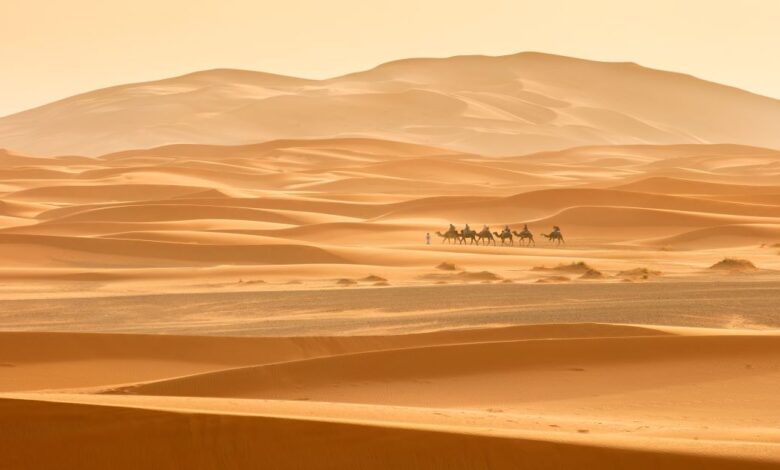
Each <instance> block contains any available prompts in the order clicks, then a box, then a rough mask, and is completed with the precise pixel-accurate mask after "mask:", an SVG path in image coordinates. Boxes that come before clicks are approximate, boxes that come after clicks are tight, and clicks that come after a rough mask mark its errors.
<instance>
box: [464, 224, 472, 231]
mask: <svg viewBox="0 0 780 470" xmlns="http://www.w3.org/2000/svg"><path fill="white" fill-rule="evenodd" d="M469 232H471V228H470V227H469V224H466V227H465V228H464V229H463V233H469Z"/></svg>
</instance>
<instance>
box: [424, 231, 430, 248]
mask: <svg viewBox="0 0 780 470" xmlns="http://www.w3.org/2000/svg"><path fill="white" fill-rule="evenodd" d="M425 244H426V245H430V244H431V232H428V233H426V234H425Z"/></svg>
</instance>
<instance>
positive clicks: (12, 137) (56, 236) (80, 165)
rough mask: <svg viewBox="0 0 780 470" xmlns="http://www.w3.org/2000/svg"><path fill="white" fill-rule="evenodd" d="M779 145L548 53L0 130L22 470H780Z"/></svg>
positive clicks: (646, 83) (667, 81)
mask: <svg viewBox="0 0 780 470" xmlns="http://www.w3.org/2000/svg"><path fill="white" fill-rule="evenodd" d="M572 75H576V76H577V77H578V79H579V81H578V82H577V83H572V82H571V80H570V79H569V78H570V77H571V76H572ZM604 83H611V84H613V86H604ZM659 97H662V98H659ZM778 122H780V101H778V100H776V99H773V98H768V97H763V96H760V95H756V94H752V93H748V92H744V91H742V90H739V89H736V88H732V87H727V86H723V85H718V84H715V83H711V82H706V81H704V80H700V79H696V78H694V77H691V76H688V75H682V74H676V73H670V72H662V71H659V70H654V69H649V68H645V67H641V66H639V65H636V64H631V63H606V62H595V61H587V60H583V59H573V58H568V57H562V56H557V55H549V54H540V53H523V54H513V55H509V56H498V57H487V56H459V57H453V58H449V59H408V60H402V61H396V62H392V63H388V64H384V65H381V66H379V67H377V68H374V69H371V70H368V71H365V72H359V73H354V74H348V75H344V76H340V77H337V78H332V79H326V80H310V79H299V78H294V77H287V76H281V75H273V74H266V73H261V72H250V71H241V70H227V69H217V70H210V71H204V72H197V73H193V74H188V75H185V76H181V77H174V78H170V79H164V80H159V81H155V82H146V83H138V84H130V85H121V86H117V87H112V88H107V89H102V90H97V91H94V92H90V93H86V94H83V95H77V96H73V97H71V98H66V99H64V100H61V101H58V102H55V103H51V104H48V105H45V106H42V107H39V108H35V109H32V110H29V111H25V112H22V113H18V114H14V115H11V116H7V117H5V118H0V147H3V148H4V149H3V150H0V259H1V260H2V264H0V306H1V307H0V424H1V426H0V455H2V456H3V462H4V463H3V464H2V465H0V467H3V468H6V466H7V468H13V469H43V468H74V469H75V468H79V469H84V470H87V469H93V468H94V469H106V468H112V469H125V468H126V469H138V468H190V469H217V468H258V467H267V468H274V469H288V468H289V469H303V468H307V469H309V468H311V469H315V468H316V469H320V468H322V469H331V468H332V469H336V468H338V469H344V468H360V469H391V468H399V467H401V466H406V467H409V468H421V469H423V468H424V469H435V468H446V469H456V468H463V469H476V468H480V469H482V468H485V469H487V468H490V469H504V468H507V469H509V468H534V469H543V468H549V469H569V468H572V469H573V468H614V469H624V468H626V469H628V468H630V469H657V468H664V469H675V468H679V469H698V468H701V469H752V468H756V469H763V468H767V469H768V468H778V467H780V395H778V393H777V392H778V390H779V389H780V388H778V386H779V385H780V307H778V299H780V150H778V149H780V137H778V134H777V132H776V128H777V123H778ZM450 224H452V226H453V227H454V229H455V232H450V231H449V229H448V227H450ZM467 224H468V225H469V226H470V228H471V229H473V230H474V231H476V232H481V231H482V230H483V226H484V227H485V228H486V229H487V232H486V233H487V236H486V238H470V237H466V236H464V232H463V230H464V229H465V227H466V225H467ZM556 227H559V228H560V231H559V233H560V234H562V237H565V238H563V239H562V240H561V241H560V242H558V241H557V240H556V237H555V236H554V235H553V234H554V233H555V230H554V229H555V228H556ZM505 229H506V230H508V232H504V230H505ZM524 229H527V230H528V231H529V232H530V233H531V234H532V235H533V241H531V240H530V239H528V238H524V239H522V240H521V239H519V238H518V235H519V234H521V233H523V231H524ZM504 234H507V235H506V236H503V235H504Z"/></svg>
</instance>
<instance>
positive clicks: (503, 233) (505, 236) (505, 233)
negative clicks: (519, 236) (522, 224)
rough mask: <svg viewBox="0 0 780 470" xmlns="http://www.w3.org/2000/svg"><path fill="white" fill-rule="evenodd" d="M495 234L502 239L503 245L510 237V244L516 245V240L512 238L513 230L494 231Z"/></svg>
mask: <svg viewBox="0 0 780 470" xmlns="http://www.w3.org/2000/svg"><path fill="white" fill-rule="evenodd" d="M493 235H495V236H496V237H498V238H500V239H501V244H502V245H504V244H505V243H506V241H507V239H509V244H510V245H514V244H515V241H514V239H513V238H512V232H510V231H509V230H502V231H501V233H498V232H493Z"/></svg>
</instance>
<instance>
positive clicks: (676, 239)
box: [647, 224, 780, 249]
mask: <svg viewBox="0 0 780 470" xmlns="http://www.w3.org/2000/svg"><path fill="white" fill-rule="evenodd" d="M775 240H780V224H773V225H767V224H764V225H762V224H752V225H750V224H744V225H724V226H718V227H707V228H704V229H699V230H693V231H690V232H685V233H681V234H679V235H675V236H672V237H666V238H661V239H656V240H650V241H648V242H647V243H650V244H653V245H656V246H666V247H673V248H678V249H680V248H684V249H703V248H722V247H736V246H750V245H753V246H755V245H761V244H772V243H774V242H775Z"/></svg>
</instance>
